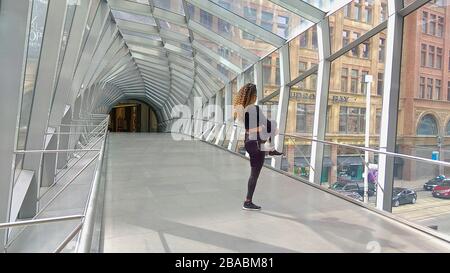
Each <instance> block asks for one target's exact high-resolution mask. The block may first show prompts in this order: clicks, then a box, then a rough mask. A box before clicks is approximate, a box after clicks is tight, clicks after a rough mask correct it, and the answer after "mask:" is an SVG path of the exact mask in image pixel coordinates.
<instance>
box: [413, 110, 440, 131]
mask: <svg viewBox="0 0 450 273" xmlns="http://www.w3.org/2000/svg"><path fill="white" fill-rule="evenodd" d="M437 134H438V126H437V122H436V119H435V118H434V116H433V115H430V114H427V115H425V116H423V117H422V118H421V119H420V122H419V125H418V126H417V135H422V136H435V135H437Z"/></svg>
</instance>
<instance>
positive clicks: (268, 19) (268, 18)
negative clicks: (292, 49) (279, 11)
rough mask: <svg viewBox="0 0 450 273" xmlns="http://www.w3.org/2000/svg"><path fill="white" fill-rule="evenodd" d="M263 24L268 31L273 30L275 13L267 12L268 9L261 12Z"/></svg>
mask: <svg viewBox="0 0 450 273" xmlns="http://www.w3.org/2000/svg"><path fill="white" fill-rule="evenodd" d="M261 26H262V27H263V28H264V29H266V30H268V31H272V29H273V13H271V12H267V11H262V12H261Z"/></svg>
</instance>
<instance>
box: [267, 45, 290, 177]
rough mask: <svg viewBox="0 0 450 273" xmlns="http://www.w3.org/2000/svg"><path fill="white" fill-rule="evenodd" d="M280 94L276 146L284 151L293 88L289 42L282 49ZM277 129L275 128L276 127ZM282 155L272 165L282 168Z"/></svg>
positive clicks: (273, 160) (278, 149)
mask: <svg viewBox="0 0 450 273" xmlns="http://www.w3.org/2000/svg"><path fill="white" fill-rule="evenodd" d="M279 51H280V74H281V75H280V95H279V100H278V111H277V119H276V121H277V124H278V130H279V131H280V133H281V135H280V134H279V135H277V136H276V137H275V140H274V146H275V149H276V150H277V151H283V146H284V133H285V131H286V117H287V112H288V106H289V93H290V91H291V88H290V87H289V86H288V85H287V84H288V83H289V82H290V80H291V73H290V61H289V44H285V45H284V46H282V47H281V48H280V49H279ZM274 129H275V128H274ZM281 160H282V158H281V157H276V158H272V162H271V165H272V167H274V168H276V169H281Z"/></svg>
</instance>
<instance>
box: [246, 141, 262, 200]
mask: <svg viewBox="0 0 450 273" xmlns="http://www.w3.org/2000/svg"><path fill="white" fill-rule="evenodd" d="M260 146H261V142H259V141H257V140H250V141H246V142H245V150H246V151H247V152H248V154H249V155H250V167H251V172H250V177H249V179H248V191H247V200H248V201H251V200H252V198H253V193H254V192H255V188H256V183H257V182H258V177H259V174H260V173H261V169H262V167H263V165H264V158H265V152H264V151H261V149H260Z"/></svg>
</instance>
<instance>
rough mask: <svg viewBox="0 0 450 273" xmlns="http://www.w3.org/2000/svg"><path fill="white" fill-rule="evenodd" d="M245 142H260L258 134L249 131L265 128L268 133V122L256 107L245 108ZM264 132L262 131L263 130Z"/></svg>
mask: <svg viewBox="0 0 450 273" xmlns="http://www.w3.org/2000/svg"><path fill="white" fill-rule="evenodd" d="M244 123H245V141H248V140H258V141H265V140H261V137H260V133H259V132H252V133H250V132H249V129H254V128H258V127H260V126H263V127H266V128H267V132H270V127H271V126H270V121H269V120H267V118H266V116H265V115H264V114H263V112H262V111H261V109H260V108H259V106H258V105H254V104H252V105H249V106H247V107H246V108H245V118H244ZM263 130H264V129H263Z"/></svg>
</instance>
